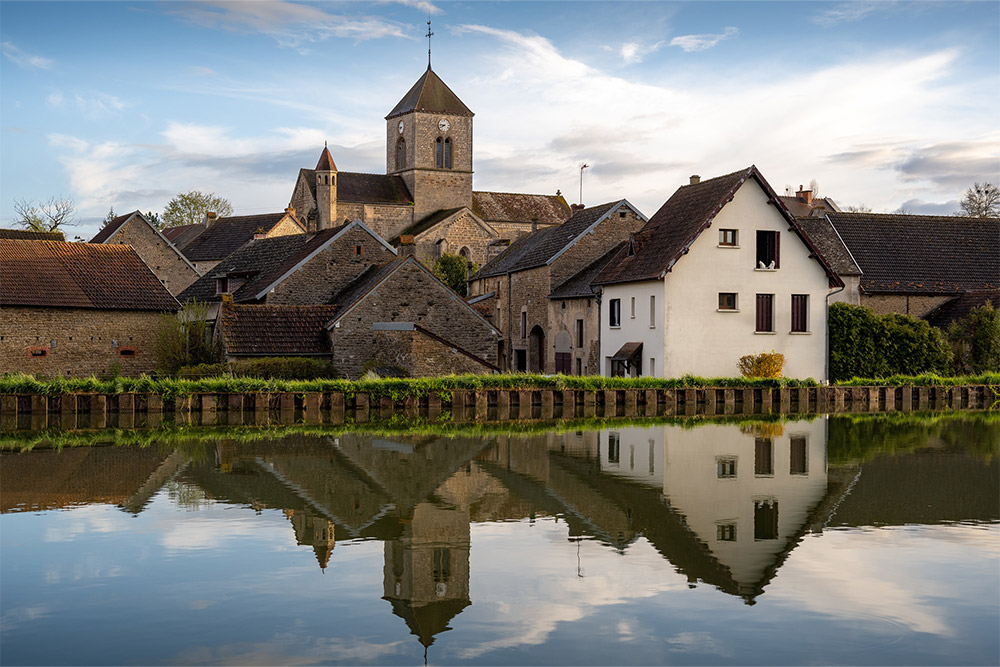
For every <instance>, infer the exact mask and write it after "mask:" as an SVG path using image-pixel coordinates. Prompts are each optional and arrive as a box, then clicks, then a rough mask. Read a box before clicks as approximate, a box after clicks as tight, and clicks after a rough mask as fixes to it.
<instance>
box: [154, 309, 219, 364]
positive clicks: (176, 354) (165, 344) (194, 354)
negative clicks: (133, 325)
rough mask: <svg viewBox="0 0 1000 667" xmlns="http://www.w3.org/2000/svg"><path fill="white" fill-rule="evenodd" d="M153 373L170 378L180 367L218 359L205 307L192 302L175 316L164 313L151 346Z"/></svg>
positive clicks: (217, 350) (217, 351) (174, 314)
mask: <svg viewBox="0 0 1000 667" xmlns="http://www.w3.org/2000/svg"><path fill="white" fill-rule="evenodd" d="M153 354H154V355H155V356H156V370H157V371H159V372H160V373H164V374H166V375H173V374H174V373H176V372H177V371H178V369H180V368H181V367H182V366H190V365H192V364H207V363H211V362H213V361H215V360H216V359H218V358H219V349H218V346H217V345H216V344H215V342H214V341H213V340H212V325H211V324H209V322H208V304H207V303H203V302H198V301H191V302H189V303H187V304H185V306H184V307H183V308H182V309H181V310H180V311H178V312H177V313H163V314H162V315H160V321H159V322H158V323H157V327H156V341H155V342H154V343H153Z"/></svg>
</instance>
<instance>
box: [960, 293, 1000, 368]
mask: <svg viewBox="0 0 1000 667" xmlns="http://www.w3.org/2000/svg"><path fill="white" fill-rule="evenodd" d="M948 342H949V343H951V351H952V355H953V359H952V364H951V369H952V372H953V373H956V374H970V373H975V374H978V373H989V372H998V371H1000V310H998V309H996V308H994V307H993V304H992V303H990V302H989V301H987V302H986V304H985V305H983V306H980V307H978V308H973V309H972V310H971V311H970V312H969V314H968V315H967V316H966V317H965V318H964V319H961V320H959V321H957V322H953V323H952V325H951V326H950V327H949V328H948Z"/></svg>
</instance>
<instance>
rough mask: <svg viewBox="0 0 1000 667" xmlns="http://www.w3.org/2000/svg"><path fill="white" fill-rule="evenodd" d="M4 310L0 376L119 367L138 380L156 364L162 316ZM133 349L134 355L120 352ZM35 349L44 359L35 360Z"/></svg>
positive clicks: (93, 371)
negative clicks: (157, 341)
mask: <svg viewBox="0 0 1000 667" xmlns="http://www.w3.org/2000/svg"><path fill="white" fill-rule="evenodd" d="M0 310H2V312H0V373H12V372H15V371H21V372H24V373H32V374H34V375H36V376H39V377H43V376H44V377H53V376H56V375H66V376H72V377H79V376H89V375H91V374H98V375H99V374H102V373H108V372H109V371H110V370H111V369H112V367H113V366H115V367H117V368H118V369H119V370H120V372H121V374H122V375H128V376H135V375H140V374H142V373H148V372H151V371H152V370H153V368H154V367H155V366H156V359H155V356H154V354H153V345H154V342H155V341H156V329H157V324H158V322H159V318H160V314H159V313H157V312H152V311H129V310H91V309H85V308H16V307H10V306H4V307H3V308H2V309H0ZM53 343H55V344H54V345H53ZM116 344H117V346H116ZM128 350H131V351H132V352H133V354H132V356H122V355H121V354H120V353H121V352H122V351H126V352H127V351H128ZM32 351H35V352H36V353H38V354H40V353H42V352H44V356H32V354H31V353H32Z"/></svg>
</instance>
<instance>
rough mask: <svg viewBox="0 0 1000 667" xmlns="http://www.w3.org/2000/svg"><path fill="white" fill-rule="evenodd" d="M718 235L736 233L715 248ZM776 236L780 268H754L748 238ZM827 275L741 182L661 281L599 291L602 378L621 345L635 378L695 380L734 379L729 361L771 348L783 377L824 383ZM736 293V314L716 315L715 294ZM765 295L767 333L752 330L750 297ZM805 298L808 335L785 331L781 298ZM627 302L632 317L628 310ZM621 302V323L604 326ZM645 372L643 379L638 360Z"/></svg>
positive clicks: (757, 191) (762, 198)
mask: <svg viewBox="0 0 1000 667" xmlns="http://www.w3.org/2000/svg"><path fill="white" fill-rule="evenodd" d="M719 229H736V230H738V235H739V241H738V242H739V245H738V246H737V247H726V246H720V245H719ZM758 230H764V231H777V232H779V234H780V266H779V268H777V269H775V270H758V269H756V268H755V264H756V232H757V231H758ZM828 291H829V283H828V278H827V276H826V273H825V271H824V270H823V267H822V266H821V265H820V263H819V262H818V261H816V260H815V259H813V258H810V257H809V249H808V247H807V246H806V245H805V243H804V242H803V241H802V240H801V239H800V238H799V236H798V235H797V234H795V233H794V232H792V231H789V227H788V223H787V222H786V221H785V219H784V218H783V217H782V216H781V214H780V213H779V212H778V211H777V209H776V208H775V207H774V206H772V205H769V204H768V203H767V195H766V194H765V193H764V191H763V190H762V189H761V188H760V186H759V185H757V183H756V181H753V180H750V181H748V182H747V183H745V184H744V185H743V187H741V188H740V189H739V190H738V191H737V192H736V195H735V197H734V198H733V200H732V201H731V202H729V203H728V204H727V205H726V206H725V207H723V209H722V210H721V211H720V212H719V214H718V215H717V216H716V218H715V220H713V222H712V224H711V226H710V227H709V228H708V229H706V230H705V231H704V232H703V233H702V234H701V236H699V237H698V238H697V239H696V240H695V242H694V243H693V244H692V246H691V248H690V250H689V252H688V254H687V255H684V256H682V257H681V258H680V259H679V260H678V261H677V263H676V264H675V265H674V267H673V269H672V271H671V272H670V273H668V274H667V275H666V278H665V279H664V280H663V281H652V282H640V283H628V284H624V285H607V286H605V289H604V294H603V297H602V299H601V301H602V307H601V335H602V339H601V358H602V362H603V363H602V368H601V371H602V374H604V375H608V365H607V358H608V357H609V356H611V355H613V354H614V353H615V352H616V351H617V350H618V349H619V348H621V346H622V344H624V343H625V342H629V341H632V342H638V341H642V343H643V357H644V358H643V375H656V376H659V377H679V376H681V375H684V374H686V373H690V374H694V375H700V376H703V377H735V376H738V375H739V369H738V366H737V364H738V362H739V358H740V357H741V356H743V355H747V354H757V353H760V352H768V351H770V350H772V349H773V350H775V351H776V352H780V353H781V354H783V355H785V367H784V375H785V376H786V377H790V378H807V377H812V378H815V379H817V380H822V379H826V313H827V304H826V295H827V293H828ZM720 292H735V293H736V294H737V295H738V310H737V311H719V309H718V305H719V293H720ZM651 294H656V295H657V298H656V300H657V311H658V313H657V315H658V317H659V318H660V323H658V324H657V327H656V329H650V328H649V321H648V320H649V318H648V302H649V296H650V295H651ZM757 294H773V295H774V329H775V331H774V332H773V333H757V332H755V325H756V313H755V310H756V295H757ZM793 294H808V295H809V309H808V310H809V313H808V329H809V331H808V333H791V298H792V295H793ZM633 296H634V297H636V303H637V306H636V309H637V312H636V318H635V319H630V318H629V312H628V308H629V305H628V304H629V303H630V302H631V298H632V297H633ZM614 298H620V299H621V300H622V325H621V327H620V328H619V329H617V330H616V329H611V328H610V327H609V325H608V312H609V308H608V304H609V302H610V300H611V299H614ZM650 356H652V357H654V358H655V359H656V364H655V368H654V372H653V373H652V374H651V373H649V372H648V370H647V369H648V366H647V360H648V357H650Z"/></svg>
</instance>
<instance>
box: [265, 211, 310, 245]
mask: <svg viewBox="0 0 1000 667" xmlns="http://www.w3.org/2000/svg"><path fill="white" fill-rule="evenodd" d="M302 233H303V231H302V228H301V227H299V226H298V225H297V224H296V223H295V221H294V220H292V219H291V218H290V217H288V216H285V217H284V218H282V219H281V220H279V221H278V224H276V225H275V226H274V227H272V228H271V229H270V230H268V232H267V238H269V239H270V238H274V237H275V236H289V235H292V234H302Z"/></svg>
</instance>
